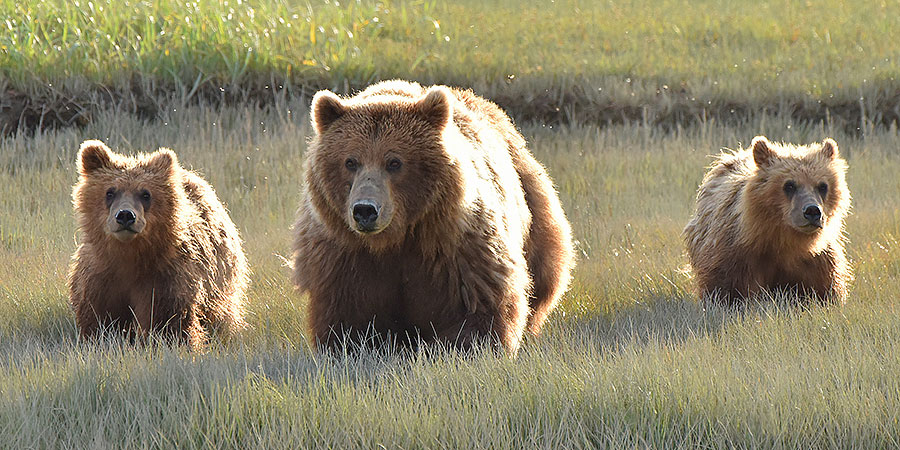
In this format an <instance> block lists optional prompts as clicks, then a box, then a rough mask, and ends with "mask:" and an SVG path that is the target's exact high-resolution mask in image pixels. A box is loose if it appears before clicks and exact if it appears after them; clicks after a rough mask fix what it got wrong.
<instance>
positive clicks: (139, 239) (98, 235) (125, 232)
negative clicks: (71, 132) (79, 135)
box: [73, 140, 180, 245]
mask: <svg viewBox="0 0 900 450" xmlns="http://www.w3.org/2000/svg"><path fill="white" fill-rule="evenodd" d="M77 165H78V174H79V181H78V184H76V186H75V189H74V192H73V201H74V204H75V212H76V215H77V216H78V219H79V225H80V227H81V229H82V230H83V231H84V232H85V234H86V237H87V238H88V240H89V241H91V242H94V243H100V242H103V241H107V242H108V243H109V244H110V245H134V244H138V243H144V242H148V241H154V239H153V237H154V236H158V235H159V234H161V233H169V232H171V231H172V230H173V228H174V227H173V221H174V217H173V216H174V212H175V208H176V205H177V202H178V191H177V190H176V189H175V187H176V186H177V181H176V180H177V175H178V172H179V170H180V166H179V165H178V161H177V158H176V156H175V154H174V153H173V152H172V151H171V150H167V149H160V150H158V151H156V152H153V153H150V154H143V155H140V156H138V157H128V156H124V155H120V154H118V153H115V152H113V151H111V150H110V149H109V148H108V147H107V146H106V145H105V144H104V143H103V142H101V141H97V140H89V141H85V142H84V143H82V144H81V148H80V149H79V150H78V158H77Z"/></svg>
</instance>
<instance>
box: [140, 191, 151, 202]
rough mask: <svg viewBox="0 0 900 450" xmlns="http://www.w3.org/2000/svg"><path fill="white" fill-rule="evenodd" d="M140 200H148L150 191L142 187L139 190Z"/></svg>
mask: <svg viewBox="0 0 900 450" xmlns="http://www.w3.org/2000/svg"><path fill="white" fill-rule="evenodd" d="M141 200H142V201H144V202H150V191H148V190H146V189H144V190H143V191H142V192H141Z"/></svg>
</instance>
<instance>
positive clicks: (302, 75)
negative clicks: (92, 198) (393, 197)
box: [0, 0, 900, 132]
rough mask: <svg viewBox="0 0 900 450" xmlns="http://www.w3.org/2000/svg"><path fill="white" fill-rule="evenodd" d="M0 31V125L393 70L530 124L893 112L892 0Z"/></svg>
mask: <svg viewBox="0 0 900 450" xmlns="http://www.w3.org/2000/svg"><path fill="white" fill-rule="evenodd" d="M0 29H2V31H3V32H2V33H0V74H2V75H3V77H2V80H3V81H2V84H3V85H2V86H0V88H2V91H6V92H7V101H6V103H7V104H6V108H5V110H4V111H3V114H2V116H0V127H3V128H7V129H8V130H9V129H14V128H15V126H17V125H18V124H20V123H21V124H22V125H24V126H27V127H29V128H34V127H38V126H46V125H54V124H71V123H76V124H84V123H86V122H88V121H91V120H93V119H94V116H95V114H96V113H97V111H98V109H102V108H105V107H109V106H110V105H114V106H117V107H120V108H123V109H125V110H129V111H132V112H137V113H139V114H143V115H147V116H154V115H156V114H158V113H159V111H160V110H161V109H165V108H167V107H169V106H170V104H171V103H172V102H176V103H182V104H184V103H196V102H216V103H238V104H244V103H248V102H252V103H255V104H270V103H272V102H273V101H274V98H275V97H276V96H277V95H278V92H281V91H287V93H288V94H290V95H309V94H311V93H313V92H315V90H317V89H321V88H330V89H333V90H336V91H338V92H340V93H348V92H351V91H353V90H355V89H359V88H360V87H363V86H365V85H367V84H370V83H372V82H374V81H376V80H381V79H388V78H394V77H400V78H404V79H413V80H417V81H421V82H423V83H428V84H434V83H440V84H450V85H460V86H469V87H474V88H476V89H477V90H478V91H479V92H480V93H482V94H484V95H487V96H489V97H490V98H492V99H494V100H496V101H498V102H499V103H500V104H501V106H504V107H506V108H508V109H510V110H511V111H512V113H513V115H514V116H516V117H517V118H519V119H521V120H525V119H528V120H531V119H536V120H541V121H544V122H559V123H564V122H571V121H581V122H593V123H596V122H613V123H622V122H626V121H636V120H641V121H645V122H649V123H654V124H660V125H664V126H672V125H674V124H675V123H684V122H685V121H693V120H696V119H697V118H700V117H703V116H706V117H712V116H719V117H722V118H723V119H728V120H732V121H741V120H745V119H747V117H748V116H750V115H752V114H754V113H758V112H760V111H769V112H783V113H789V114H790V115H792V116H793V117H794V118H795V119H798V120H824V119H826V118H827V119H829V120H840V121H841V125H842V126H845V127H847V129H848V131H851V132H852V131H853V130H854V129H855V128H856V127H858V126H860V123H862V122H864V121H865V120H871V121H874V122H877V123H882V124H886V125H890V123H891V122H893V121H896V120H898V119H900V113H898V111H900V94H898V92H900V79H897V78H896V77H897V73H898V67H900V59H898V58H900V55H898V52H897V47H896V44H895V43H896V42H897V41H898V40H900V5H898V4H897V3H896V2H892V1H874V2H843V1H840V0H825V1H818V2H793V1H789V0H770V1H766V2H733V1H724V0H701V1H694V2H684V1H681V0H663V1H655V0H637V1H605V2H594V1H585V0H542V1H538V2H531V1H524V0H516V1H498V0H488V1H484V0H461V1H454V2H441V1H427V0H405V1H393V0H383V1H372V0H350V1H338V0H322V1H293V0H266V1H261V2H247V1H241V0H223V1H219V2H191V1H180V0H163V1H157V2H145V1H134V0H125V1H114V0H76V1H67V0H48V1H42V2H15V1H10V0H4V1H2V2H0ZM183 106H184V105H183ZM23 119H24V120H23Z"/></svg>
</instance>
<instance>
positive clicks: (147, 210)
mask: <svg viewBox="0 0 900 450" xmlns="http://www.w3.org/2000/svg"><path fill="white" fill-rule="evenodd" d="M77 166H78V174H79V180H78V183H77V184H76V185H75V187H74V190H73V194H72V199H73V203H74V207H75V216H76V218H77V220H78V228H79V231H80V235H81V240H82V242H81V244H80V245H79V246H78V249H77V250H76V251H75V254H74V255H73V256H72V262H71V266H70V269H69V274H68V286H69V296H70V301H71V303H72V308H73V309H74V312H75V320H76V322H77V325H78V327H79V329H80V331H81V334H82V336H85V337H87V336H91V335H94V334H95V333H96V332H97V331H98V330H99V329H100V328H101V327H112V328H113V329H118V330H121V331H123V332H126V333H127V334H128V335H130V336H131V337H132V338H134V337H138V338H143V337H146V336H147V335H148V333H150V332H159V334H160V335H162V336H165V337H167V338H170V339H173V340H174V341H175V342H185V343H187V344H188V345H189V346H190V347H191V348H192V349H195V350H196V349H200V348H202V347H203V345H204V344H205V342H206V339H207V336H208V333H209V332H211V331H215V332H219V333H221V334H222V335H223V336H224V337H227V336H229V335H231V334H232V333H234V332H236V331H238V330H240V329H241V328H243V327H244V320H243V312H244V293H245V291H246V289H247V285H248V282H249V278H248V273H249V269H248V267H247V261H246V258H245V256H244V252H243V250H242V249H241V239H240V236H239V235H238V231H237V229H236V228H235V226H234V224H233V223H232V222H231V218H230V217H229V216H228V212H226V210H225V207H224V206H222V203H221V202H220V201H219V199H218V198H217V197H216V193H215V191H213V189H212V187H211V186H210V185H209V184H208V183H207V182H206V181H204V180H203V179H202V178H200V177H199V176H198V175H196V174H195V173H193V172H191V171H189V170H186V169H184V168H182V167H181V166H180V165H179V164H178V160H177V158H176V156H175V153H173V152H172V151H171V150H167V149H160V150H158V151H156V152H153V153H150V154H141V155H138V156H136V157H128V156H124V155H120V154H117V153H114V152H112V151H110V149H109V148H107V146H106V145H105V144H103V142H100V141H95V140H90V141H85V142H84V143H83V144H81V148H80V149H79V151H78V159H77Z"/></svg>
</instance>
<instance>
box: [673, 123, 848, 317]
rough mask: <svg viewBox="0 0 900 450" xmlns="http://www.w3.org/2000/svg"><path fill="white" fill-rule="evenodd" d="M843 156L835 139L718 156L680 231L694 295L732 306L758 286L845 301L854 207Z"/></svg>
mask: <svg viewBox="0 0 900 450" xmlns="http://www.w3.org/2000/svg"><path fill="white" fill-rule="evenodd" d="M846 172H847V162H846V161H844V159H842V158H841V157H840V155H839V154H838V146H837V143H835V142H834V141H833V140H831V139H825V141H823V142H822V143H821V144H813V145H808V146H794V145H790V144H775V143H772V142H769V140H768V139H766V138H765V137H764V136H758V137H756V138H755V139H753V142H752V144H751V145H750V148H749V149H744V150H739V151H737V152H735V153H723V154H721V155H719V157H718V158H717V160H716V162H715V164H714V165H713V167H712V168H711V169H710V170H709V172H708V173H707V174H706V177H704V179H703V182H702V184H701V185H700V189H699V191H698V193H697V210H696V213H695V214H694V217H693V218H691V220H690V222H689V223H688V224H687V226H686V227H685V229H684V239H685V243H686V244H687V249H688V256H689V258H690V263H691V267H692V269H693V274H694V278H695V280H696V283H697V288H698V290H699V294H700V295H701V296H702V297H703V298H713V299H717V300H718V301H721V302H723V303H726V304H735V303H738V302H741V301H742V300H744V299H746V298H747V297H750V296H752V295H754V294H756V293H758V292H759V291H760V290H774V289H797V290H798V291H799V292H800V293H802V294H815V295H816V296H817V297H818V299H819V300H821V301H825V302H838V303H843V302H844V301H845V299H846V296H847V285H848V283H849V282H850V280H851V278H852V276H851V271H850V267H849V265H848V263H847V258H846V256H845V255H844V244H845V236H844V217H845V216H846V215H847V212H848V211H849V209H850V191H849V190H848V188H847V182H846V180H845V176H846Z"/></svg>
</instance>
